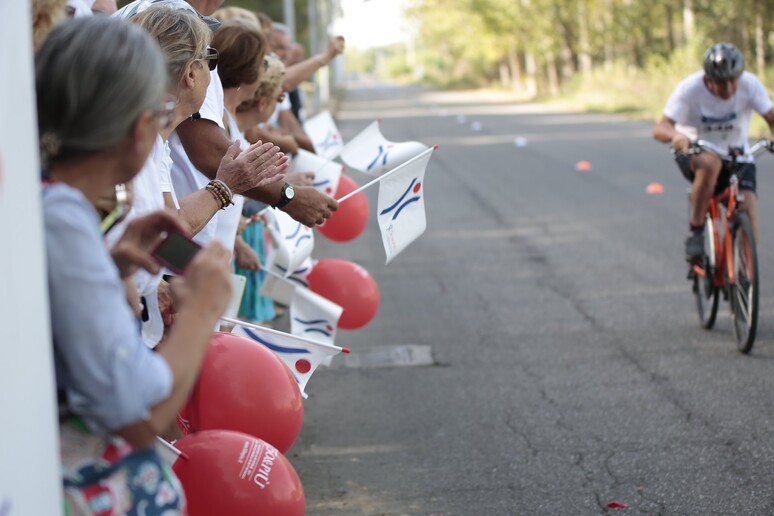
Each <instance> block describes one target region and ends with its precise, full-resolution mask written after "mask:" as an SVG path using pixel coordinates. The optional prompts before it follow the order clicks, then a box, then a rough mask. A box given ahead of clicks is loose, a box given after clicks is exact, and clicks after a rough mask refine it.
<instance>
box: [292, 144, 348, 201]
mask: <svg viewBox="0 0 774 516" xmlns="http://www.w3.org/2000/svg"><path fill="white" fill-rule="evenodd" d="M343 169H344V167H343V166H341V165H340V164H338V163H336V162H335V161H330V160H328V159H325V158H321V157H320V156H318V155H317V154H312V153H311V152H309V151H305V150H304V149H299V150H298V154H296V157H294V158H293V161H292V163H291V164H290V171H291V172H314V180H313V182H312V186H314V187H315V188H316V189H317V190H318V191H319V192H321V193H324V194H325V195H327V196H328V197H333V196H334V195H335V194H336V189H338V187H339V178H340V177H341V173H342V171H343Z"/></svg>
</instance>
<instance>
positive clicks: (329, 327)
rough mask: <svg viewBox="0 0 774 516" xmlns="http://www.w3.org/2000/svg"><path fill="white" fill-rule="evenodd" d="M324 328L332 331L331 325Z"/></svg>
mask: <svg viewBox="0 0 774 516" xmlns="http://www.w3.org/2000/svg"><path fill="white" fill-rule="evenodd" d="M325 329H326V330H328V331H333V326H331V325H328V326H326V327H325Z"/></svg>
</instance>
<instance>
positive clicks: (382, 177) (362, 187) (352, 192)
mask: <svg viewBox="0 0 774 516" xmlns="http://www.w3.org/2000/svg"><path fill="white" fill-rule="evenodd" d="M437 148H438V145H433V146H432V147H430V148H429V149H427V150H425V151H422V152H420V153H419V154H417V155H416V156H414V157H413V158H411V159H410V160H408V161H406V162H405V163H401V164H400V165H398V166H397V167H395V168H393V169H392V170H390V171H389V172H387V173H386V174H384V175H381V176H379V177H377V178H376V179H374V180H373V181H370V182H368V183H366V184H364V185H363V186H361V187H360V188H358V189H356V190H352V191H351V192H349V193H348V194H347V195H345V196H343V197H342V198H341V199H338V200H337V202H339V203H341V202H344V201H346V200H347V199H349V198H350V197H352V196H354V195H356V194H359V193H360V192H362V191H363V190H365V189H366V188H368V187H369V186H373V185H375V184H376V183H378V182H379V181H381V180H382V179H386V178H387V177H389V176H391V175H393V174H395V173H396V172H398V171H399V170H401V169H402V168H403V167H405V166H408V165H410V164H411V163H413V162H415V161H416V160H418V159H419V158H421V157H422V156H424V155H425V154H428V153H430V152H433V151H434V150H435V149H437Z"/></svg>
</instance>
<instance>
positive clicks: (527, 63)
mask: <svg viewBox="0 0 774 516" xmlns="http://www.w3.org/2000/svg"><path fill="white" fill-rule="evenodd" d="M524 68H525V71H526V72H527V93H529V94H530V96H533V97H534V96H535V95H536V94H537V80H536V75H537V63H536V62H535V54H534V53H533V52H527V53H526V54H524Z"/></svg>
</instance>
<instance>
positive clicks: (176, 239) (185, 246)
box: [151, 229, 202, 274]
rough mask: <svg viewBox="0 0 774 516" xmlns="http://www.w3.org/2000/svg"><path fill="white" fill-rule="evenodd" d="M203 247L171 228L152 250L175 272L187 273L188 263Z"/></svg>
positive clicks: (159, 259)
mask: <svg viewBox="0 0 774 516" xmlns="http://www.w3.org/2000/svg"><path fill="white" fill-rule="evenodd" d="M201 249H202V246H200V245H199V244H197V243H196V242H194V241H193V240H191V239H190V238H188V237H187V236H185V235H184V234H183V233H181V232H179V231H176V230H174V229H171V230H169V231H167V236H166V237H165V238H164V240H162V241H161V242H160V243H159V245H157V246H156V248H155V249H154V250H153V251H151V255H152V256H153V258H154V259H155V260H156V261H157V262H159V263H160V264H161V265H163V266H165V267H166V268H167V269H169V270H171V271H172V272H174V273H175V274H185V270H186V269H187V268H188V264H189V263H190V262H191V260H192V259H193V257H194V256H196V253H198V252H199V251H201Z"/></svg>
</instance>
